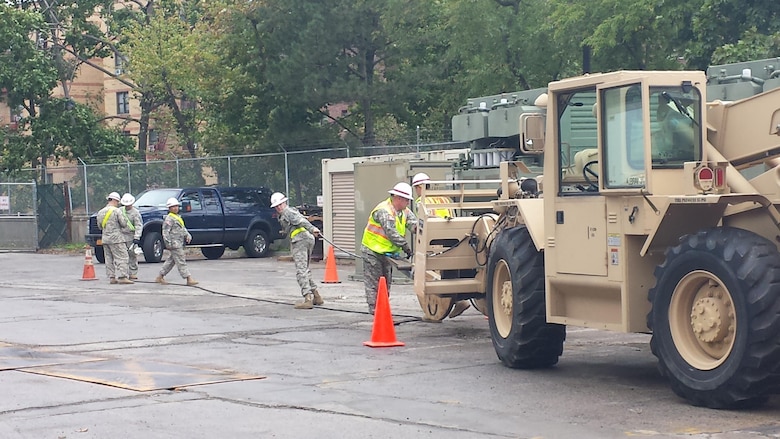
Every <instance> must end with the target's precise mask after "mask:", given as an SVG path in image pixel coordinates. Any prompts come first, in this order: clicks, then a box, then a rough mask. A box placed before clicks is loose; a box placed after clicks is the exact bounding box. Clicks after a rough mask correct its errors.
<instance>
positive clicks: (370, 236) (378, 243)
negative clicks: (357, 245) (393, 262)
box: [362, 198, 406, 255]
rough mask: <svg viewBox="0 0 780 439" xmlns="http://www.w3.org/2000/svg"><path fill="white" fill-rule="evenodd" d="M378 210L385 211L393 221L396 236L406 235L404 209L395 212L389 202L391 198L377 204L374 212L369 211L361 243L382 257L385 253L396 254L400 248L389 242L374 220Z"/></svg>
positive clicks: (383, 230) (380, 226)
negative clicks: (396, 231)
mask: <svg viewBox="0 0 780 439" xmlns="http://www.w3.org/2000/svg"><path fill="white" fill-rule="evenodd" d="M380 209H381V210H385V211H387V212H388V213H389V214H390V217H391V218H394V219H395V229H396V230H398V234H400V235H401V236H405V235H406V215H405V213H406V209H404V212H400V213H399V212H396V210H395V208H394V207H393V203H392V202H391V198H388V199H387V200H385V201H383V202H381V203H379V204H377V206H376V207H375V208H374V210H372V211H371V214H370V215H368V224H367V225H366V229H365V230H364V231H363V241H362V243H363V245H365V246H366V247H367V248H368V249H369V250H371V251H373V252H376V253H379V254H382V255H384V254H387V253H398V252H400V251H401V247H399V246H397V245H395V244H394V243H393V242H392V241H390V239H389V238H388V237H387V234H386V233H385V229H384V228H382V225H381V224H379V223H378V222H377V221H376V220H374V212H376V211H377V210H380Z"/></svg>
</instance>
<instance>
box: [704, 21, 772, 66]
mask: <svg viewBox="0 0 780 439" xmlns="http://www.w3.org/2000/svg"><path fill="white" fill-rule="evenodd" d="M776 56H780V32H776V33H775V34H774V35H762V34H759V33H758V30H757V29H756V28H755V27H753V28H750V29H748V30H747V31H745V33H744V34H743V35H742V38H740V39H739V40H738V41H737V42H736V43H733V44H732V43H729V44H724V45H723V46H721V47H718V48H717V49H715V52H714V53H713V54H712V64H727V63H733V62H740V61H750V60H755V59H763V58H772V57H776Z"/></svg>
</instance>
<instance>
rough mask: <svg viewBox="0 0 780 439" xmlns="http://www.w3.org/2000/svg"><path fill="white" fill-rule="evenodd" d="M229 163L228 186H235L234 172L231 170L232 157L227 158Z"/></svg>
mask: <svg viewBox="0 0 780 439" xmlns="http://www.w3.org/2000/svg"><path fill="white" fill-rule="evenodd" d="M227 161H228V186H233V174H232V172H233V171H232V170H231V169H230V156H228V158H227Z"/></svg>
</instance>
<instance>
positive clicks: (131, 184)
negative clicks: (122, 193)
mask: <svg viewBox="0 0 780 439" xmlns="http://www.w3.org/2000/svg"><path fill="white" fill-rule="evenodd" d="M125 163H127V192H128V193H131V194H132V193H133V183H131V181H130V160H128V159H127V158H125Z"/></svg>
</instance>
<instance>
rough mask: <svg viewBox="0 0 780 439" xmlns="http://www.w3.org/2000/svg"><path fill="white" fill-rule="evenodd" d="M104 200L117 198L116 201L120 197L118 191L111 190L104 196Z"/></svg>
mask: <svg viewBox="0 0 780 439" xmlns="http://www.w3.org/2000/svg"><path fill="white" fill-rule="evenodd" d="M106 200H117V201H119V200H120V198H119V192H111V193H110V194H108V196H107V197H106Z"/></svg>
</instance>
